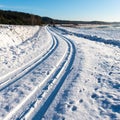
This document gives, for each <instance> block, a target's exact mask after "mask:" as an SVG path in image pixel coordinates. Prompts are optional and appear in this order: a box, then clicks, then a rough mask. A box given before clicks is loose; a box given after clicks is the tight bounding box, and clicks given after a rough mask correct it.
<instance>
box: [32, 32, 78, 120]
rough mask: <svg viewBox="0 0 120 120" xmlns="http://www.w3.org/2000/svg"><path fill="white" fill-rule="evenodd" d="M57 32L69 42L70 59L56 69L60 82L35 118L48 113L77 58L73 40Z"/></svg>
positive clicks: (56, 77) (56, 76)
mask: <svg viewBox="0 0 120 120" xmlns="http://www.w3.org/2000/svg"><path fill="white" fill-rule="evenodd" d="M52 31H53V32H55V31H54V30H52ZM55 33H56V32H55ZM56 34H57V35H58V36H59V37H60V38H62V39H63V40H65V41H66V42H67V44H68V46H69V54H68V56H67V58H68V59H66V61H65V62H64V63H63V65H62V66H61V68H59V69H58V70H57V71H56V73H55V75H54V76H53V78H54V79H58V83H57V85H56V86H55V87H54V88H53V90H52V91H51V94H50V95H49V96H48V98H47V99H46V100H45V102H44V104H43V105H42V106H41V107H40V109H39V110H38V112H37V113H35V116H34V117H33V118H32V119H33V120H38V119H39V120H40V119H42V117H43V116H44V114H45V113H46V111H47V109H48V108H49V106H50V105H51V103H52V102H53V100H54V99H55V97H56V95H57V93H58V92H59V90H60V88H61V86H62V85H63V83H64V81H65V79H66V77H67V76H68V74H69V73H70V71H71V69H72V65H73V62H74V59H75V53H76V48H75V45H74V44H73V42H72V41H71V40H69V39H67V38H66V37H64V36H62V35H60V34H58V33H56Z"/></svg>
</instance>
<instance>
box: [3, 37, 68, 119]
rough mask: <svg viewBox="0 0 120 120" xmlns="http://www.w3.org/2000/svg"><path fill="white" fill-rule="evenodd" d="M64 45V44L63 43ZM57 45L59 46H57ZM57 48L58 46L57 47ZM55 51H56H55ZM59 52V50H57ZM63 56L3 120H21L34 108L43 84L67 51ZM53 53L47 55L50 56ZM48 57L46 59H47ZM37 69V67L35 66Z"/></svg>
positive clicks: (55, 39)
mask: <svg viewBox="0 0 120 120" xmlns="http://www.w3.org/2000/svg"><path fill="white" fill-rule="evenodd" d="M52 38H53V39H54V41H57V43H59V41H58V40H57V38H56V37H55V36H52ZM64 43H65V44H66V42H64ZM57 45H59V44H57ZM66 46H67V44H66ZM57 47H58V46H57ZM55 50H56V49H55ZM57 51H59V49H58V50H57ZM64 52H65V53H64V55H62V56H63V57H62V58H61V59H60V60H59V62H58V63H57V65H56V67H54V68H53V69H52V71H51V72H50V73H49V74H48V76H47V77H46V78H45V79H44V80H42V82H40V83H39V85H37V86H36V88H35V89H33V91H31V93H30V94H28V96H26V98H25V99H24V100H23V101H22V102H21V103H19V104H18V105H17V106H16V107H15V108H14V109H13V110H11V111H10V112H9V114H8V115H7V116H6V117H5V119H4V120H9V119H13V120H15V119H22V117H23V116H24V115H25V114H26V112H27V111H29V109H31V107H33V106H34V103H35V102H36V101H37V100H36V98H37V97H38V99H39V96H38V95H40V93H39V92H40V91H41V87H42V86H43V85H44V84H45V85H46V82H47V81H48V80H49V79H50V77H51V76H52V75H53V74H54V73H56V69H57V67H58V66H59V65H61V63H63V59H64V58H65V56H66V54H67V52H68V51H67V49H66V51H64ZM52 54H53V52H52V53H51V54H50V55H49V57H50V56H52ZM49 57H48V58H49ZM48 58H46V59H45V60H47V59H48ZM51 59H52V57H51ZM45 60H44V61H45ZM36 67H37V66H36ZM23 77H24V76H23Z"/></svg>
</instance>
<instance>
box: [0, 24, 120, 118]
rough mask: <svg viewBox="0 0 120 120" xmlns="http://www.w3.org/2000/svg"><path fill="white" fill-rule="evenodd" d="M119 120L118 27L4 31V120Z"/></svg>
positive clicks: (0, 32) (0, 43) (0, 39)
mask: <svg viewBox="0 0 120 120" xmlns="http://www.w3.org/2000/svg"><path fill="white" fill-rule="evenodd" d="M40 119H42V120H120V25H110V26H94V27H92V26H90V27H76V28H72V27H60V26H59V27H49V26H42V27H39V26H10V25H0V120H40Z"/></svg>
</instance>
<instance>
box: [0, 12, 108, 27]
mask: <svg viewBox="0 0 120 120" xmlns="http://www.w3.org/2000/svg"><path fill="white" fill-rule="evenodd" d="M0 24H12V25H43V24H75V25H77V24H108V23H106V22H101V21H91V22H86V21H66V20H55V19H52V18H49V17H41V16H38V15H33V14H29V13H23V12H16V11H5V10H0Z"/></svg>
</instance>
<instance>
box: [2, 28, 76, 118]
mask: <svg viewBox="0 0 120 120" xmlns="http://www.w3.org/2000/svg"><path fill="white" fill-rule="evenodd" d="M46 31H47V32H48V33H49V34H50V35H51V40H52V42H51V43H52V44H51V45H50V46H51V47H50V49H49V50H48V51H46V53H45V54H43V55H42V57H41V56H38V57H37V58H35V59H34V60H32V61H30V62H29V63H28V64H26V65H25V66H22V67H21V68H19V69H18V70H15V71H14V72H12V73H10V74H9V76H8V77H6V78H3V80H2V81H3V82H1V83H0V92H1V93H0V94H1V95H3V98H4V100H2V99H1V100H0V103H1V104H2V105H3V106H2V107H1V110H3V111H4V109H5V108H6V111H7V112H6V114H5V115H4V117H3V118H4V120H11V119H13V120H16V119H17V120H18V119H27V120H29V119H33V120H34V119H35V120H36V119H41V118H42V117H43V116H44V114H45V113H46V111H47V109H48V108H49V106H50V105H51V103H52V101H54V98H55V96H56V95H57V93H58V91H59V90H60V88H61V86H62V85H63V83H64V81H65V79H66V77H67V75H68V74H69V72H70V71H71V69H72V65H73V61H74V59H75V53H76V49H75V46H74V43H73V42H72V41H71V40H69V39H67V38H65V37H64V36H62V35H60V34H59V33H58V32H56V30H55V29H54V28H50V27H46ZM7 78H9V79H7ZM9 98H11V99H9ZM7 101H8V102H7ZM4 103H5V104H4Z"/></svg>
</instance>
